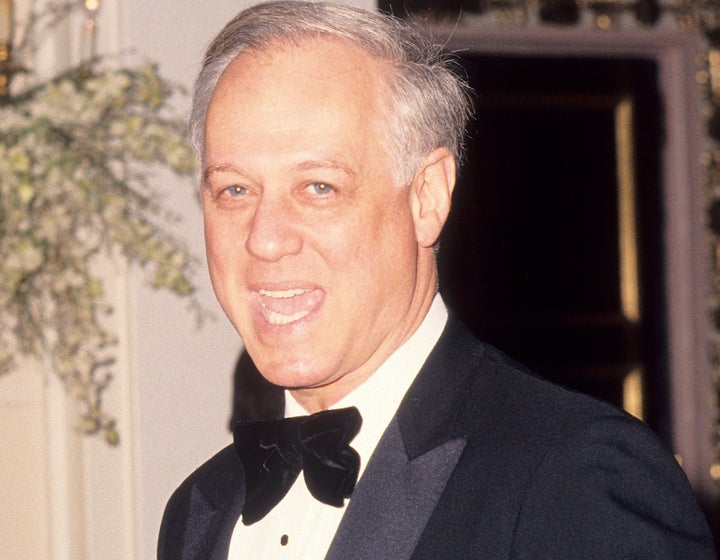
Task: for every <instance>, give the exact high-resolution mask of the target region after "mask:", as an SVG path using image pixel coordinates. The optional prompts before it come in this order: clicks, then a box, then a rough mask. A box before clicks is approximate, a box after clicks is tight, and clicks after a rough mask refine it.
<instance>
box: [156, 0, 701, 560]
mask: <svg viewBox="0 0 720 560" xmlns="http://www.w3.org/2000/svg"><path fill="white" fill-rule="evenodd" d="M452 70H453V69H452V63H451V62H450V61H449V60H448V59H447V58H446V57H445V56H444V55H442V54H441V50H440V49H439V48H438V47H436V46H434V45H433V44H432V43H430V42H427V41H426V40H425V39H424V38H423V36H422V34H421V33H420V32H419V31H418V29H416V28H415V27H413V26H412V25H410V24H408V23H406V22H403V21H400V20H398V19H395V18H391V17H387V16H384V15H380V14H375V13H370V12H364V11H360V10H355V9H353V8H349V7H344V6H341V5H335V4H323V3H308V2H292V1H290V2H273V3H268V4H262V5H258V6H255V7H253V8H250V9H248V10H246V11H244V12H241V13H240V14H239V15H238V16H237V17H236V18H235V19H234V20H232V21H231V22H230V23H229V24H228V25H227V26H226V27H225V29H224V30H223V31H222V32H221V33H220V35H219V36H218V37H217V38H216V40H215V41H214V42H213V44H212V45H211V46H210V48H209V50H208V53H207V55H206V58H205V62H204V65H203V69H202V71H201V74H200V77H199V78H198V81H197V85H196V90H195V95H194V99H193V122H192V127H193V134H194V139H195V142H196V146H197V148H198V152H199V155H200V159H201V162H202V169H203V176H202V185H201V190H202V199H203V209H204V220H205V236H206V248H207V256H208V264H209V268H210V275H211V278H212V283H213V287H214V290H215V293H216V295H217V298H218V300H219V302H220V304H221V305H222V308H223V310H224V311H225V313H226V314H227V316H228V318H229V319H230V321H231V322H232V323H233V325H234V326H235V328H236V329H237V331H238V333H239V334H240V336H241V337H242V340H243V343H244V345H245V348H246V350H247V352H248V353H249V354H250V356H251V357H252V359H253V361H254V363H255V365H256V366H257V368H258V370H259V371H260V372H261V374H262V375H263V377H265V378H266V379H267V380H268V381H270V382H271V383H273V384H275V385H277V386H279V387H283V388H284V389H285V397H286V398H285V408H284V411H282V413H281V414H280V416H281V417H284V418H271V419H258V421H257V422H243V423H242V424H240V425H238V426H237V428H236V430H235V433H234V438H235V441H234V445H233V446H230V447H228V448H226V449H224V450H222V451H221V452H220V453H218V454H217V455H216V456H215V457H213V458H212V459H210V460H209V461H208V462H207V463H206V464H205V465H203V466H202V467H200V468H199V469H198V470H197V471H196V472H195V473H193V474H192V475H191V476H190V477H189V478H188V479H187V480H186V481H185V482H184V483H183V484H182V485H181V486H180V488H179V489H178V490H177V491H176V492H175V494H174V495H173V497H172V498H171V500H170V502H169V503H168V506H167V509H166V512H165V516H164V519H163V524H162V528H161V534H160V541H159V547H158V557H159V558H160V559H161V560H176V559H183V560H190V559H197V560H200V559H202V560H207V559H217V560H219V559H222V560H225V559H230V560H237V559H253V560H258V559H264V558H268V559H270V558H272V559H276V558H292V559H320V558H331V559H333V558H334V559H343V560H345V559H354V558H357V559H361V558H362V559H368V560H370V559H372V560H377V559H392V560H395V559H406V558H415V559H419V558H428V559H434V560H437V559H444V558H448V559H458V558H485V559H488V560H498V559H528V558H539V559H540V558H542V559H547V558H557V559H563V560H565V559H570V558H578V559H583V560H587V559H600V558H603V559H605V558H633V559H637V558H641V559H642V558H647V559H648V560H649V559H653V560H657V559H664V558H687V559H690V558H692V559H704V558H707V559H710V558H713V552H712V544H711V542H710V538H709V534H708V530H707V527H706V525H705V522H704V519H703V517H702V514H701V513H700V512H699V510H698V508H697V505H696V504H695V502H694V498H693V496H692V492H691V491H690V488H689V485H688V483H687V481H686V479H685V478H684V476H683V474H682V472H681V470H680V469H679V467H678V466H677V464H676V463H675V461H674V459H673V458H672V456H671V454H670V453H668V452H667V451H666V450H664V449H663V448H662V447H661V445H660V444H659V443H658V442H657V440H656V438H655V437H654V436H653V435H652V434H651V433H650V431H649V430H648V429H647V428H646V427H645V426H643V425H642V424H641V423H639V422H637V421H635V420H633V419H631V418H629V417H628V416H626V415H624V414H623V413H622V412H620V411H618V410H615V409H613V408H611V407H610V406H608V405H605V404H601V403H599V402H596V401H594V400H591V399H589V398H586V397H583V396H581V395H578V394H576V393H572V392H569V391H566V390H564V389H561V388H559V387H556V386H553V385H551V384H549V383H547V382H545V381H543V380H540V379H538V378H536V377H534V376H532V375H530V374H528V373H527V372H525V371H524V370H523V368H521V367H520V366H518V365H517V364H515V363H514V362H512V361H511V360H509V359H507V358H506V357H504V356H502V355H501V354H500V353H499V352H497V351H496V350H494V349H492V348H490V347H488V346H486V345H483V344H482V343H480V342H479V341H477V340H476V339H474V338H473V336H472V335H471V334H470V333H469V332H468V331H467V330H466V329H465V328H464V327H463V326H462V325H461V324H460V323H459V322H458V321H457V319H455V318H454V317H453V315H452V314H451V313H448V311H447V309H446V307H445V305H444V303H443V301H442V298H441V297H440V296H439V295H438V294H437V272H436V267H435V252H436V244H437V240H438V237H439V235H440V232H441V230H442V227H443V225H444V223H445V220H446V218H447V215H448V212H449V211H450V202H451V198H452V191H453V188H454V184H455V173H456V162H457V161H458V159H459V152H460V146H461V140H462V135H463V132H464V127H465V122H466V120H467V116H468V105H469V104H468V95H467V91H466V86H465V85H464V83H463V82H462V80H460V79H459V78H458V77H457V76H456V75H455V73H454V72H453V71H452ZM301 473H302V474H301Z"/></svg>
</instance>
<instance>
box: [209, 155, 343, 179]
mask: <svg viewBox="0 0 720 560" xmlns="http://www.w3.org/2000/svg"><path fill="white" fill-rule="evenodd" d="M292 169H293V171H310V170H313V169H331V170H338V171H341V172H343V173H345V174H346V175H349V176H350V177H355V176H356V175H357V171H355V170H354V169H353V168H352V167H350V166H349V165H347V164H345V163H343V162H341V161H338V160H335V159H328V160H307V161H301V162H300V163H298V164H297V165H295V166H293V168H292ZM214 173H239V174H244V175H247V174H249V173H248V172H247V171H246V170H244V169H243V168H242V167H239V166H237V165H234V164H232V163H218V164H215V165H209V166H207V167H206V168H205V171H203V175H202V179H203V183H207V182H208V180H209V179H210V177H211V176H212V175H213V174H214Z"/></svg>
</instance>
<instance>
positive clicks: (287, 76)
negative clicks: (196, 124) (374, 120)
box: [210, 38, 387, 119]
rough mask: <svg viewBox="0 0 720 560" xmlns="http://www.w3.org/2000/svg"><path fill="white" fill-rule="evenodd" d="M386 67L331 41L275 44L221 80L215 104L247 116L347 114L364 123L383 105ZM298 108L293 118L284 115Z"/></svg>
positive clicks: (237, 62)
mask: <svg viewBox="0 0 720 560" xmlns="http://www.w3.org/2000/svg"><path fill="white" fill-rule="evenodd" d="M385 66H386V65H385V64H384V63H383V62H382V61H380V60H379V59H377V58H376V57H373V56H372V55H370V54H368V53H366V52H365V51H363V50H362V49H360V48H359V47H357V46H355V45H353V44H351V43H349V42H345V41H341V40H337V39H330V38H313V39H304V40H302V41H299V42H287V41H285V42H275V43H273V44H271V45H270V46H268V47H266V48H264V49H262V50H257V49H251V50H247V51H245V52H243V53H241V54H240V55H238V56H237V57H236V58H235V59H234V60H233V61H232V62H231V63H230V65H228V67H227V68H226V70H225V71H224V72H223V74H222V75H221V77H220V79H219V81H218V84H217V86H216V88H215V91H214V92H213V96H212V98H211V101H210V111H212V110H213V109H214V108H217V107H218V106H221V107H222V108H223V109H228V108H231V107H233V108H235V109H236V110H238V111H240V110H242V111H243V112H246V113H248V112H254V113H260V114H261V113H264V112H265V113H269V114H271V115H272V116H273V118H278V117H280V116H286V117H291V116H293V115H294V116H297V117H302V116H304V115H307V116H308V117H312V115H313V112H314V111H318V110H319V111H320V112H330V111H334V110H338V109H340V108H342V109H343V111H344V112H345V113H350V114H353V113H359V114H361V117H362V118H363V119H366V118H368V117H370V116H373V115H378V114H379V113H380V110H381V108H382V107H383V106H384V104H383V100H382V98H383V96H382V91H383V90H384V88H382V87H381V86H382V83H383V77H384V75H385V74H386V71H387V70H386V68H385ZM288 106H290V107H292V111H291V113H292V114H291V115H282V114H281V113H282V111H283V110H286V109H288Z"/></svg>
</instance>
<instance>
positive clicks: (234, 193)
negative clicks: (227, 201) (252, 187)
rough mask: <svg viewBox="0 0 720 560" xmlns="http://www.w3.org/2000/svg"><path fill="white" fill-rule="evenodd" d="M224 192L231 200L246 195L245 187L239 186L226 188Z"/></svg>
mask: <svg viewBox="0 0 720 560" xmlns="http://www.w3.org/2000/svg"><path fill="white" fill-rule="evenodd" d="M225 190H226V191H227V193H228V194H229V195H230V196H231V197H233V198H236V197H239V196H243V195H246V194H247V193H248V190H247V187H243V186H241V185H231V186H229V187H227V188H226V189H225Z"/></svg>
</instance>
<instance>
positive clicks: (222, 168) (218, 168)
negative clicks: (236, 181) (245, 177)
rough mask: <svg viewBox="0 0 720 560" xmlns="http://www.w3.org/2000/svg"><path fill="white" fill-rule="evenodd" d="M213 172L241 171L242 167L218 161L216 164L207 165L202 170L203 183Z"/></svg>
mask: <svg viewBox="0 0 720 560" xmlns="http://www.w3.org/2000/svg"><path fill="white" fill-rule="evenodd" d="M214 173H240V174H242V173H243V169H242V168H241V167H238V166H236V165H232V164H230V163H218V164H216V165H208V166H207V167H206V168H205V171H203V175H202V179H203V183H207V182H208V179H210V176H211V175H213V174H214Z"/></svg>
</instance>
